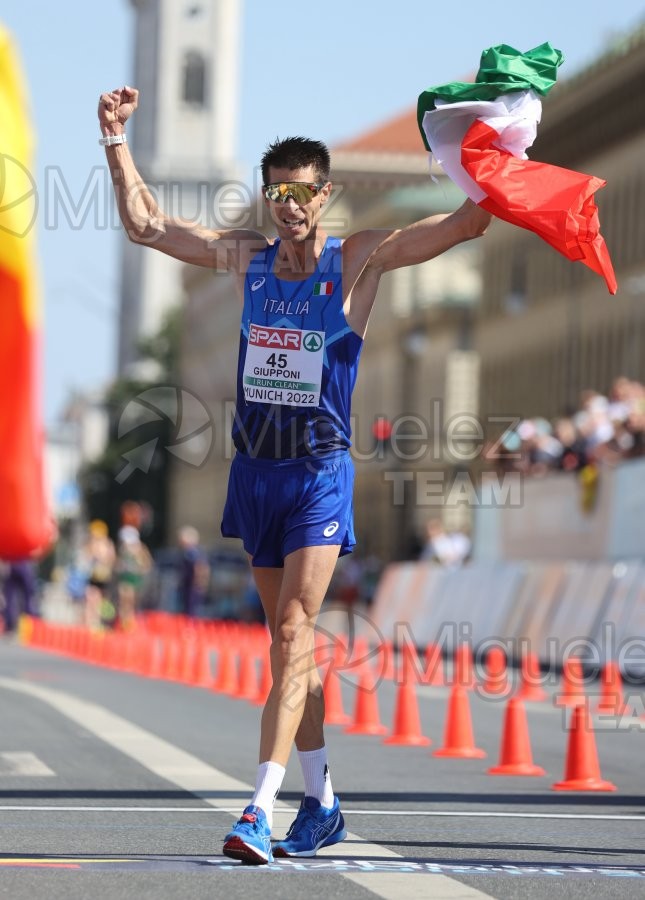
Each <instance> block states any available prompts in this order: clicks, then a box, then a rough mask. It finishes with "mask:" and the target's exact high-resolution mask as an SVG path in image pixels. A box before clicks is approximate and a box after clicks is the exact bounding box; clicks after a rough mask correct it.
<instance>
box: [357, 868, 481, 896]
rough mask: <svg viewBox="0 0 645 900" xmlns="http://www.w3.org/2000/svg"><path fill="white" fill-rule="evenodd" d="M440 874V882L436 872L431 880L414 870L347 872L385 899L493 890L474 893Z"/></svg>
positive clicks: (359, 883)
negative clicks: (420, 876) (437, 880)
mask: <svg viewBox="0 0 645 900" xmlns="http://www.w3.org/2000/svg"><path fill="white" fill-rule="evenodd" d="M438 877H439V878H440V879H441V883H440V884H439V883H437V882H436V881H435V879H436V878H437V875H435V874H434V873H433V874H432V881H430V883H428V881H427V879H425V878H419V877H418V876H417V874H416V873H414V872H412V873H403V872H401V873H398V872H348V873H347V874H346V875H345V878H347V879H348V880H349V881H353V882H354V884H358V885H360V887H363V888H365V889H366V890H368V891H371V893H372V894H376V896H377V897H383V898H384V900H399V898H401V897H405V898H406V900H427V898H428V897H434V898H436V900H471V898H472V897H490V894H482V893H480V892H476V893H473V888H471V887H469V886H468V885H466V884H461V882H459V881H455V880H453V879H452V878H447V877H446V876H445V875H439V876H438Z"/></svg>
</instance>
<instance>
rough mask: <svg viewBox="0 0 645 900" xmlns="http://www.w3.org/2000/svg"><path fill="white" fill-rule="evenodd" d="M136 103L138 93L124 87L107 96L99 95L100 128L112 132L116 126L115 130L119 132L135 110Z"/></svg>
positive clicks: (133, 89)
mask: <svg viewBox="0 0 645 900" xmlns="http://www.w3.org/2000/svg"><path fill="white" fill-rule="evenodd" d="M138 103H139V91H138V90H137V89H136V88H131V87H127V86H126V87H122V88H117V89H116V90H115V91H110V92H109V93H107V94H101V97H100V99H99V122H100V124H101V128H103V129H106V130H108V131H114V130H115V129H114V126H117V130H118V131H120V130H121V128H123V126H124V125H125V123H126V122H127V120H128V119H129V118H130V116H131V115H132V113H133V112H134V111H135V109H136V108H137V105H138ZM118 126H121V128H118Z"/></svg>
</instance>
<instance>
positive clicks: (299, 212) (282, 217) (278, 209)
mask: <svg viewBox="0 0 645 900" xmlns="http://www.w3.org/2000/svg"><path fill="white" fill-rule="evenodd" d="M290 181H296V182H301V183H304V184H315V183H316V182H317V178H316V172H315V170H314V167H313V166H307V167H306V168H304V169H279V168H275V167H274V166H270V167H269V181H268V183H269V184H287V183H288V182H290ZM330 191H331V182H327V184H325V185H324V187H322V188H321V189H320V190H319V191H318V193H317V194H315V196H313V197H312V198H311V199H310V200H309V201H308V202H307V203H296V201H295V200H294V198H293V197H292V196H291V195H288V197H287V199H286V200H285V201H284V203H283V202H281V201H279V200H267V199H266V198H265V200H264V202H265V203H266V205H267V206H268V208H269V213H270V215H271V219H272V220H273V222H274V223H275V226H276V228H277V230H278V235H279V236H280V238H281V239H282V240H290V241H304V240H305V239H306V238H307V237H309V235H310V234H311V232H312V230H313V229H314V228H315V226H316V225H317V223H318V220H319V219H320V215H321V211H322V208H323V206H324V205H325V203H326V202H327V200H328V199H329V194H330Z"/></svg>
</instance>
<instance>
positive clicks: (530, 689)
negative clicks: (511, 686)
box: [516, 653, 548, 703]
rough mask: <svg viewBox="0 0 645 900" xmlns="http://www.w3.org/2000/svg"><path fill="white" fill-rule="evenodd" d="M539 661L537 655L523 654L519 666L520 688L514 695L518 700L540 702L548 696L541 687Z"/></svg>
mask: <svg viewBox="0 0 645 900" xmlns="http://www.w3.org/2000/svg"><path fill="white" fill-rule="evenodd" d="M540 682H541V676H540V660H539V659H538V656H537V653H523V654H522V662H521V664H520V688H519V690H518V692H517V694H516V696H517V698H518V699H519V700H526V701H530V702H535V703H538V702H541V701H542V700H546V698H547V696H548V694H547V692H546V691H545V690H544V688H543V687H542V685H541V683H540Z"/></svg>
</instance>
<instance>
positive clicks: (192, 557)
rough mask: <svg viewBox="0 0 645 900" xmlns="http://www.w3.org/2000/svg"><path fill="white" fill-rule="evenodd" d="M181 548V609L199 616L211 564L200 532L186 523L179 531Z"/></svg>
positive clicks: (205, 597) (185, 612) (192, 615)
mask: <svg viewBox="0 0 645 900" xmlns="http://www.w3.org/2000/svg"><path fill="white" fill-rule="evenodd" d="M177 540H178V543H179V548H180V550H181V559H180V564H179V566H180V568H179V609H180V611H181V612H182V613H183V614H184V615H185V616H190V617H191V618H192V617H194V616H197V614H198V612H199V610H200V608H201V607H202V606H203V604H204V603H205V601H206V599H207V596H208V585H209V580H210V565H209V563H208V557H207V556H206V552H205V551H204V550H203V548H202V547H201V546H200V544H199V532H198V531H197V529H196V528H193V526H192V525H184V526H183V528H180V529H179V531H178V533H177Z"/></svg>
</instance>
